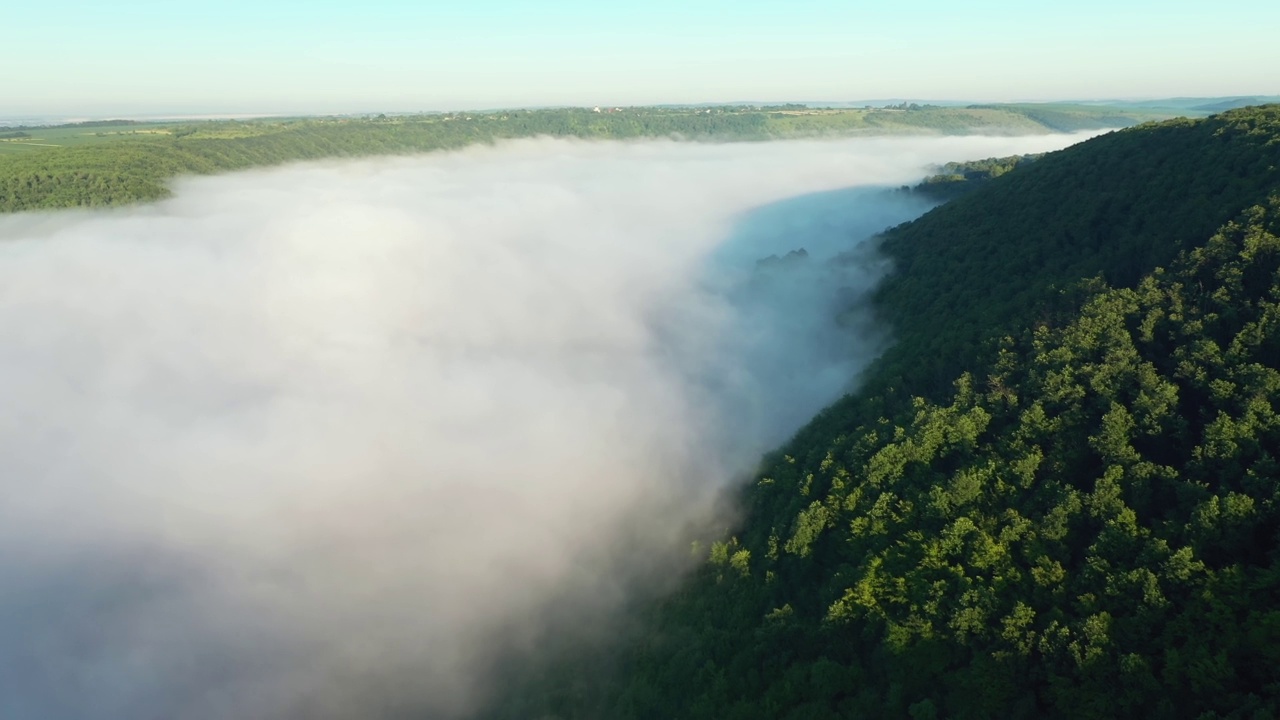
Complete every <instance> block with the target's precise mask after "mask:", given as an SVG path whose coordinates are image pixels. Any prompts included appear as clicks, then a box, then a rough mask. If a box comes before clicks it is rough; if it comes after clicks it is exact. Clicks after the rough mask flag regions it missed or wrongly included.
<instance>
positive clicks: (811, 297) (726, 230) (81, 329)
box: [0, 135, 1083, 720]
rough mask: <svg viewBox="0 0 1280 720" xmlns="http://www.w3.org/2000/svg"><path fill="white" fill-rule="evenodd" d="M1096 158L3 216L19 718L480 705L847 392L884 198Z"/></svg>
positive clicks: (319, 180) (277, 179) (902, 153)
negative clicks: (983, 169)
mask: <svg viewBox="0 0 1280 720" xmlns="http://www.w3.org/2000/svg"><path fill="white" fill-rule="evenodd" d="M1081 139H1083V136H1066V135H1053V136H1029V137H911V138H861V139H846V140H831V141H803V142H800V141H788V142H772V143H732V144H697V143H678V142H670V141H652V142H637V143H607V142H583V141H565V140H548V139H533V140H520V141H511V142H504V143H501V144H498V145H495V146H484V147H474V148H470V149H466V150H462V151H457V152H450V153H438V154H430V155H421V156H412V157H396V158H383V159H369V160H352V161H341V162H338V161H334V162H322V163H309V164H299V165H291V166H286V167H280V168H274V169H266V170H258V171H252V172H243V173H237V174H231V175H223V176H216V177H204V178H187V179H182V180H180V181H178V182H177V183H176V185H175V186H174V190H175V194H174V196H173V197H172V198H170V199H167V200H164V201H162V202H158V203H155V204H151V205H146V206H139V207H133V208H125V209H117V210H112V211H101V212H99V211H67V212H58V213H39V214H35V213H31V214H18V215H12V216H3V217H0V397H2V398H4V400H3V404H4V408H5V412H4V413H2V414H0V494H2V495H3V498H4V500H3V502H0V548H4V550H3V552H0V577H3V581H2V588H3V592H2V593H0V717H6V718H8V717H13V718H45V719H47V720H61V719H63V718H66V719H68V720H70V719H72V718H84V717H93V718H111V719H116V718H118V719H120V720H125V719H128V720H148V719H151V718H155V719H157V720H159V719H160V718H174V717H182V718H193V719H195V720H223V719H229V718H303V717H306V718H322V719H323V718H345V717H369V718H379V717H402V716H406V715H412V716H415V717H423V716H425V717H442V718H453V717H462V716H465V715H466V714H467V713H468V712H470V711H472V710H473V709H474V708H476V707H477V704H478V703H479V702H480V699H481V698H483V696H484V694H485V689H486V685H487V683H489V682H491V681H492V678H491V674H490V669H491V668H492V667H493V666H494V665H495V663H497V662H499V661H500V660H502V659H503V658H504V657H509V653H528V652H532V651H536V648H537V647H538V645H539V642H540V638H542V637H544V636H545V635H546V634H547V633H554V632H557V631H558V630H557V624H556V623H557V622H558V621H557V620H556V618H563V617H566V616H572V617H574V618H575V619H576V621H577V622H581V623H597V624H607V623H608V622H609V618H610V611H611V609H613V608H615V607H617V606H618V605H619V604H620V603H621V602H623V601H624V600H625V596H626V589H625V588H626V587H628V584H629V583H632V582H636V578H637V577H641V578H643V575H644V574H645V573H655V574H658V575H662V574H667V575H669V574H671V573H673V572H675V571H676V570H678V569H679V568H680V567H681V565H680V563H681V558H682V557H683V556H684V555H687V550H688V546H687V544H684V540H685V538H686V535H685V533H686V532H687V530H688V528H690V527H694V526H697V525H698V524H699V523H704V522H709V521H711V520H712V519H713V517H712V513H713V509H712V508H713V507H719V506H718V505H717V504H716V503H714V502H713V500H714V498H715V497H716V496H717V494H718V493H720V492H721V491H723V490H725V489H726V488H729V487H731V486H732V484H733V483H734V482H738V481H741V480H743V479H744V478H745V477H748V476H749V474H750V472H751V470H752V468H753V467H754V464H755V462H756V460H757V459H758V457H759V456H760V454H761V453H763V452H765V451H768V450H770V449H772V448H773V447H776V446H777V445H778V444H780V443H781V442H783V441H785V440H786V439H787V438H788V437H790V435H791V434H792V433H794V432H795V431H796V430H797V429H798V428H800V427H801V426H802V425H803V423H804V422H805V421H806V420H807V419H808V418H809V417H811V416H812V415H813V414H814V413H815V412H817V411H818V410H820V409H821V408H823V407H824V406H826V405H827V404H829V403H830V402H832V401H833V400H835V399H837V398H838V397H840V396H841V395H842V394H843V393H846V392H850V391H853V390H855V389H856V380H857V377H858V373H859V371H860V370H861V369H863V368H864V367H865V366H866V365H867V363H869V362H871V361H872V360H873V359H874V358H875V357H876V355H877V354H878V353H879V352H880V351H881V350H882V349H883V348H884V347H885V346H886V344H887V343H890V342H892V339H893V329H892V328H888V327H884V326H882V325H881V324H880V323H878V322H877V319H876V316H875V313H874V309H873V308H872V307H871V305H870V303H869V300H870V295H871V293H872V292H873V291H874V288H875V286H876V283H877V282H878V280H879V279H880V278H881V277H883V276H884V274H885V273H887V272H892V268H891V267H890V266H889V264H888V263H887V262H886V261H885V260H884V259H883V258H881V257H880V256H879V255H878V254H877V253H876V251H875V247H874V242H872V238H873V236H874V235H875V233H877V232H879V231H881V230H883V229H885V228H886V227H889V226H893V225H896V224H898V223H901V222H904V221H907V220H910V219H912V218H914V217H916V216H918V215H920V214H921V213H923V212H926V211H927V210H928V209H929V208H930V207H931V205H930V204H929V203H927V202H926V201H924V200H923V199H921V198H919V197H916V196H914V195H910V194H907V193H903V192H899V191H896V190H894V188H897V187H898V186H901V185H903V184H909V183H914V182H915V181H917V180H918V179H920V178H921V177H922V176H923V175H925V174H927V173H928V172H929V166H930V165H932V164H935V163H942V162H946V161H951V160H964V159H974V158H984V157H993V156H1004V155H1010V154H1014V153H1027V152H1040V151H1046V150H1052V149H1057V148H1061V147H1065V146H1067V145H1069V144H1072V143H1074V142H1078V141H1079V140H1081ZM667 558H670V560H669V561H668V560H667Z"/></svg>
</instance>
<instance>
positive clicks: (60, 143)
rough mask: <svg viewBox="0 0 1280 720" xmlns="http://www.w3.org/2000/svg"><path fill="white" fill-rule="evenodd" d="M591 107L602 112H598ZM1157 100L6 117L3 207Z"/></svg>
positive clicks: (1115, 119) (1105, 113)
mask: <svg viewBox="0 0 1280 720" xmlns="http://www.w3.org/2000/svg"><path fill="white" fill-rule="evenodd" d="M597 110H598V111H597ZM1156 117H1167V115H1164V114H1160V113H1158V112H1155V111H1146V110H1137V109H1134V110H1129V109H1115V108H1108V107H1088V106H1075V105H1018V106H998V105H997V106H982V107H976V106H975V107H968V108H960V107H933V106H908V107H906V108H898V107H891V108H879V109H856V110H855V109H821V108H816V109H815V108H806V107H804V106H798V105H797V106H790V105H786V106H776V107H763V108H760V107H748V106H726V107H712V108H600V109H594V108H593V109H582V108H577V109H574V108H569V109H551V110H506V111H498V112H485V113H447V114H438V115H410V116H393V117H386V116H377V117H371V118H342V117H338V118H293V119H287V118H286V119H261V120H254V121H211V122H200V123H185V124H183V123H169V124H166V123H139V122H132V123H130V122H123V121H95V122H91V123H79V124H74V125H67V126H59V127H52V128H12V129H8V130H5V129H3V128H0V130H5V132H6V133H21V135H15V136H13V137H0V212H14V211H21V210H37V209H49V208H64V207H100V206H107V205H119V204H124V203H133V202H143V201H148V200H156V199H159V198H163V197H166V196H167V195H168V194H169V189H168V182H169V181H170V180H171V179H172V178H174V177H176V176H178V175H183V174H210V173H218V172H226V171H231V170H241V169H245V168H250V167H257V166H263V165H273V164H278V163H283V162H289V161H294V160H315V159H320V158H329V157H354V156H364V155H386V154H395V153H409V152H425V151H431V150H442V149H452V148H459V147H463V146H466V145H470V144H474V143H489V142H494V141H496V140H499V139H503V138H516V137H530V136H536V135H548V136H554V137H579V138H601V139H626V138H641V137H677V138H686V139H695V140H725V141H728V140H768V139H774V138H798V137H817V136H836V135H856V134H887V133H945V134H968V133H1005V134H1028V133H1046V132H1069V131H1075V130H1095V129H1102V128H1114V127H1122V126H1127V125H1133V124H1135V123H1138V122H1142V121H1144V120H1149V119H1152V118H1156Z"/></svg>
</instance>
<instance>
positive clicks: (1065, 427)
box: [491, 106, 1280, 720]
mask: <svg viewBox="0 0 1280 720" xmlns="http://www.w3.org/2000/svg"><path fill="white" fill-rule="evenodd" d="M1278 166H1280V106H1269V107H1264V108H1248V109H1244V110H1238V111H1231V112H1228V113H1224V114H1223V115H1220V116H1215V117H1213V118H1209V119H1206V120H1202V121H1175V122H1169V123H1163V124H1158V125H1152V126H1143V127H1139V128H1135V129H1132V130H1127V131H1123V132H1119V133H1114V134H1111V135H1108V136H1105V137H1101V138H1097V139H1095V140H1092V141H1090V142H1087V143H1083V144H1081V145H1079V146H1077V147H1075V148H1071V149H1068V150H1065V151H1062V152H1060V153H1053V154H1050V155H1048V156H1045V157H1044V158H1042V159H1040V160H1038V161H1037V162H1035V163H1031V164H1029V165H1026V166H1022V167H1019V168H1017V169H1015V170H1014V171H1011V172H1008V173H1006V174H1004V175H1002V176H1000V177H998V178H995V179H993V180H991V181H990V182H988V183H986V184H985V185H984V186H983V187H982V188H980V189H979V190H977V191H975V192H973V193H971V194H969V195H967V196H965V197H963V198H960V199H958V200H956V201H954V202H953V203H951V204H948V205H946V206H943V207H940V208H938V209H936V210H934V211H933V212H931V213H929V214H928V215H926V216H925V217H923V218H921V219H919V220H917V221H914V222H912V223H909V224H907V225H905V226H902V227H900V228H897V229H895V230H894V231H892V232H890V233H889V234H888V236H887V237H886V238H885V241H884V246H883V247H884V249H885V251H886V252H887V253H889V254H890V255H891V256H892V257H893V258H894V259H895V261H896V263H897V265H898V272H897V274H896V275H894V276H893V278H892V279H891V280H890V281H888V282H887V283H886V285H885V286H884V288H883V290H882V292H881V294H880V297H879V302H880V307H881V309H882V312H883V314H884V315H885V316H886V317H887V318H888V319H889V320H891V321H892V322H893V323H894V326H895V328H896V331H897V333H898V338H899V342H898V344H897V346H896V347H895V348H894V349H893V350H892V351H891V352H890V353H888V354H887V355H886V356H884V357H883V358H882V359H881V361H879V362H878V363H877V364H876V365H875V366H873V368H872V369H871V370H870V372H869V374H868V377H867V384H866V387H865V389H864V390H863V391H862V392H861V393H859V394H858V395H857V396H853V397H847V398H845V399H844V400H842V401H841V402H839V403H837V404H836V405H835V406H833V407H832V408H830V409H828V410H827V411H824V412H823V413H822V414H821V415H819V416H818V417H817V418H815V420H814V421H813V422H812V423H811V424H810V425H809V426H808V427H807V428H806V429H804V430H803V431H801V433H799V434H798V435H797V436H796V438H795V439H794V440H793V441H791V442H790V443H789V444H788V445H787V446H786V447H784V448H783V449H782V450H780V451H779V452H777V453H776V454H774V455H771V456H770V457H769V458H767V459H766V461H765V463H764V464H763V465H762V468H761V471H760V474H759V475H758V476H757V477H756V478H755V480H754V481H753V482H752V483H751V485H750V486H749V487H748V488H747V489H746V490H745V491H744V493H743V497H742V503H743V505H744V507H745V518H744V520H743V521H742V523H741V525H740V526H739V527H738V529H737V531H736V532H735V533H733V534H732V535H726V536H725V537H723V538H722V539H720V540H719V541H717V542H715V543H713V544H712V545H711V546H710V551H709V553H708V555H707V560H706V562H705V563H704V564H703V565H702V567H701V568H700V569H699V570H698V571H697V572H696V574H695V575H694V577H693V578H691V580H690V581H689V582H688V583H687V584H686V585H685V586H684V587H683V589H682V590H681V591H680V592H678V593H677V594H675V595H674V596H671V597H669V598H667V599H666V600H664V601H663V602H661V603H657V604H655V605H651V606H648V607H646V608H644V609H643V610H641V611H639V612H638V614H637V616H636V622H635V624H634V626H633V627H632V628H631V629H630V630H628V631H626V632H625V633H624V635H623V636H621V637H619V638H618V639H617V642H616V643H615V644H614V645H613V646H611V647H610V648H608V649H606V650H600V649H596V650H595V651H583V652H581V653H579V654H572V653H571V654H570V655H569V656H567V657H566V658H561V659H560V661H559V662H557V663H553V664H551V665H548V666H543V667H540V668H538V669H537V671H536V672H535V673H534V674H533V675H532V676H525V677H523V678H521V679H520V682H516V683H514V684H513V687H518V688H519V689H518V690H516V691H513V692H512V693H511V694H509V695H508V696H506V697H503V698H502V699H501V702H499V703H498V704H497V707H496V708H495V709H494V710H493V711H492V715H491V716H492V717H510V718H514V717H540V716H541V717H564V718H570V717H572V718H658V717H662V718H681V719H691V718H740V719H742V720H748V719H755V718H759V719H760V720H764V719H766V718H796V719H797V720H798V719H800V718H818V719H821V718H849V717H866V718H886V717H911V718H917V719H923V718H938V717H948V718H1005V717H1017V718H1033V717H1064V718H1065V717H1072V718H1079V717H1085V718H1109V717H1123V716H1129V715H1142V716H1150V717H1163V718H1215V717H1221V718H1227V717H1240V718H1269V717H1276V716H1278V715H1280V650H1277V648H1280V547H1278V546H1277V542H1278V537H1280V464H1278V463H1277V459H1276V453H1277V449H1280V414H1277V413H1278V412H1280V239H1277V234H1280V221H1278V220H1277V218H1278V217H1280V216H1278V213H1280V199H1278V198H1277V197H1276V195H1277V193H1278V192H1280V174H1278V171H1277V167H1278ZM1161 267H1164V268H1168V269H1167V270H1163V269H1159V268H1161ZM602 668H612V670H611V671H610V672H605V671H603V670H602Z"/></svg>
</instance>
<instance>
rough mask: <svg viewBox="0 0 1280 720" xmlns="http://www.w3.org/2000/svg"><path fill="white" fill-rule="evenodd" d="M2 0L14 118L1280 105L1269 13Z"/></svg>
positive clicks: (1149, 1)
mask: <svg viewBox="0 0 1280 720" xmlns="http://www.w3.org/2000/svg"><path fill="white" fill-rule="evenodd" d="M6 5H7V7H5V8H3V9H2V10H0V19H2V22H3V26H4V32H3V33H2V37H3V42H0V68H5V71H4V72H3V73H0V116H8V117H13V116H22V115H31V114H41V113H63V114H68V113H69V114H77V113H81V114H85V115H86V116H94V115H101V114H103V113H107V114H111V113H115V114H121V113H124V114H130V113H132V114H145V113H181V112H192V113H214V112H222V113H238V112H243V113H277V112H286V113H292V112H315V113H328V112H371V111H387V112H413V111H419V110H447V109H478V108H494V107H525V106H539V105H566V104H568V105H594V104H610V105H612V104H654V103H667V102H670V103H698V102H727V101H735V100H808V101H849V100H859V99H869V98H913V99H938V100H944V99H958V100H982V101H1004V100H1044V99H1092V98H1116V97H1123V98H1139V97H1140V98H1153V97H1167V96H1224V95H1248V94H1275V93H1277V92H1280V79H1277V78H1280V73H1276V69H1277V68H1280V43H1277V42H1275V38H1274V33H1275V29H1276V28H1277V27H1280V3H1276V2H1273V1H1271V0H1226V1H1224V2H1217V3H1206V2H1202V1H1199V0H1197V1H1194V2H1188V1H1187V0H1162V1H1160V2H1155V1H1153V0H1135V1H1130V2H1124V1H1117V0H1109V1H1106V2H1103V1H1102V0H1083V1H1082V2H1072V3H1038V2H1037V3H1029V2H1014V1H1012V0H975V1H972V2H965V3H957V2H942V1H940V0H917V1H916V2H911V3H887V2H878V3H869V2H849V1H848V0H788V1H787V2H781V1H779V0H773V1H771V2H761V1H760V0H644V2H636V1H634V0H628V1H625V2H587V1H585V0H543V1H541V2H536V3H535V2H527V1H525V0H468V1H466V2H439V1H432V0H427V1H425V2H420V1H410V0H362V1H361V2H354V1H353V0H308V1H307V2H301V1H300V0H226V1H224V2H219V3H171V2H160V1H159V0H122V1H118V2H107V1H103V0H49V1H48V2H40V3H30V2H26V3H7V4H6ZM15 69H16V70H17V71H15Z"/></svg>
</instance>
